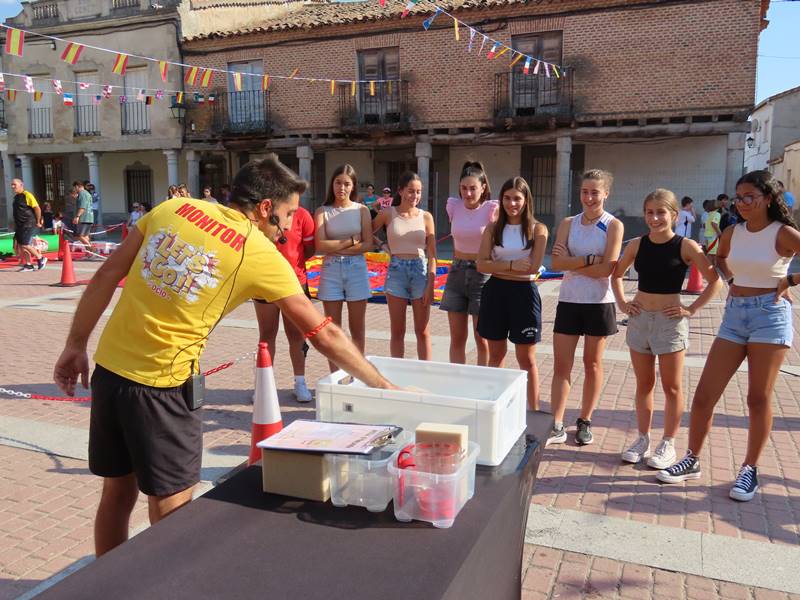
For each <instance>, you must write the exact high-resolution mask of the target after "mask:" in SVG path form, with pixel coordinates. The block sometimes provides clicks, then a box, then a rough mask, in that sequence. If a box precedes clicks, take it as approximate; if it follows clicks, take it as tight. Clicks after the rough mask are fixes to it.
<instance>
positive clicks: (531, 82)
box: [494, 69, 574, 129]
mask: <svg viewBox="0 0 800 600" xmlns="http://www.w3.org/2000/svg"><path fill="white" fill-rule="evenodd" d="M573 117H574V107H573V104H572V75H570V76H569V77H560V78H559V77H545V76H543V75H525V74H524V73H523V72H522V70H516V69H515V70H513V71H511V72H505V73H497V74H496V75H495V84H494V118H495V122H496V123H497V124H498V125H501V126H503V127H505V128H506V129H508V128H509V127H513V126H515V125H517V126H521V127H525V126H528V127H553V126H557V125H568V124H569V123H570V122H571V121H572V119H573Z"/></svg>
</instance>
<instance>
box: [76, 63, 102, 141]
mask: <svg viewBox="0 0 800 600" xmlns="http://www.w3.org/2000/svg"><path fill="white" fill-rule="evenodd" d="M75 79H76V80H77V82H76V83H75V107H74V108H73V110H74V111H75V135H77V136H90V135H100V120H99V116H98V110H97V104H96V102H95V100H94V98H95V97H96V96H98V95H100V86H99V85H98V83H99V79H98V77H97V73H75ZM81 84H83V86H81ZM82 87H83V88H85V89H81V88H82Z"/></svg>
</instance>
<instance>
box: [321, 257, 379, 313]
mask: <svg viewBox="0 0 800 600" xmlns="http://www.w3.org/2000/svg"><path fill="white" fill-rule="evenodd" d="M371 295H372V292H371V291H370V287H369V274H368V273H367V259H366V258H365V257H364V255H363V254H359V255H357V256H336V255H333V256H326V257H325V258H324V260H323V261H322V273H320V276H319V290H318V291H317V299H319V300H322V301H323V302H325V301H328V302H336V301H346V302H356V301H358V300H366V299H367V298H369V297H370V296H371Z"/></svg>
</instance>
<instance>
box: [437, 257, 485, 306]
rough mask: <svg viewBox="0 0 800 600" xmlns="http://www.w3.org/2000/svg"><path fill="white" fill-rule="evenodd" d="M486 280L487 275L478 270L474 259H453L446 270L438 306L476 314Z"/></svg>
mask: <svg viewBox="0 0 800 600" xmlns="http://www.w3.org/2000/svg"><path fill="white" fill-rule="evenodd" d="M487 281H489V276H488V275H484V274H483V273H479V272H478V269H477V267H476V265H475V261H474V260H461V259H460V258H457V259H455V260H454V261H453V264H452V265H450V270H449V271H448V272H447V283H445V286H444V295H443V296H442V303H441V304H440V305H439V308H441V309H442V310H444V311H447V312H461V313H464V312H465V313H469V314H470V315H475V316H477V315H478V313H480V310H481V290H483V286H484V285H485V284H486V282H487Z"/></svg>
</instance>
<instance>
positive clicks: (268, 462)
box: [261, 448, 331, 502]
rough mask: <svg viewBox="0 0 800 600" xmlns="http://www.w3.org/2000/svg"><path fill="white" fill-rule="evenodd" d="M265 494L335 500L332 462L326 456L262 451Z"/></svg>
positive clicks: (320, 500) (283, 451) (322, 500)
mask: <svg viewBox="0 0 800 600" xmlns="http://www.w3.org/2000/svg"><path fill="white" fill-rule="evenodd" d="M261 479H262V486H263V489H264V491H265V492H269V493H271V494H281V495H283V496H291V497H294V498H303V499H304V500H317V501H319V502H327V501H328V500H329V499H330V497H331V488H330V480H329V478H328V461H327V460H326V459H325V455H324V454H318V453H312V452H287V451H285V450H265V449H263V448H262V450H261Z"/></svg>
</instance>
